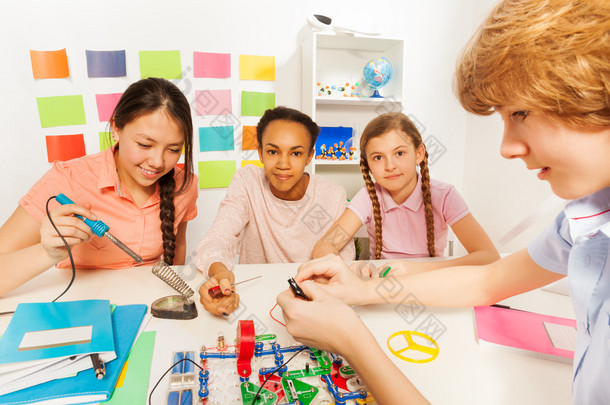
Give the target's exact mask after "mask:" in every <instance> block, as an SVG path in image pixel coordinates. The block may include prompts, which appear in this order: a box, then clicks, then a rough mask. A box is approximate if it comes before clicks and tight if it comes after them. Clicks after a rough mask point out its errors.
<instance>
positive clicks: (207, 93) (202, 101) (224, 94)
mask: <svg viewBox="0 0 610 405" xmlns="http://www.w3.org/2000/svg"><path fill="white" fill-rule="evenodd" d="M195 108H196V110H197V115H230V114H232V113H233V109H232V108H231V90H198V91H196V92H195Z"/></svg>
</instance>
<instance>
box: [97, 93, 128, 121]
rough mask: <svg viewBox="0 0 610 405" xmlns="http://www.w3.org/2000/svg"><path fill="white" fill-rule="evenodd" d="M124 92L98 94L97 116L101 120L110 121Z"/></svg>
mask: <svg viewBox="0 0 610 405" xmlns="http://www.w3.org/2000/svg"><path fill="white" fill-rule="evenodd" d="M122 94H123V93H111V94H96V95H95V102H96V104H97V116H98V118H99V120H100V121H102V122H103V121H109V120H110V118H111V117H112V113H113V112H114V107H116V105H117V103H118V102H119V99H120V98H121V95H122Z"/></svg>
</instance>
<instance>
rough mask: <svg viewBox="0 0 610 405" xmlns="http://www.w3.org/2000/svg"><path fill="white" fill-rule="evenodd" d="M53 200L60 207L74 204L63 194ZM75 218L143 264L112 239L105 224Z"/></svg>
mask: <svg viewBox="0 0 610 405" xmlns="http://www.w3.org/2000/svg"><path fill="white" fill-rule="evenodd" d="M55 199H56V200H57V202H59V203H60V204H62V205H68V204H74V202H73V201H72V200H70V199H69V198H68V197H66V196H65V195H63V194H59V195H58V196H57V197H55ZM76 216H77V217H78V218H80V219H82V220H83V221H84V222H85V223H86V224H87V225H89V228H91V231H92V232H93V233H94V234H95V235H97V236H99V237H100V238H101V237H102V236H105V237H107V238H108V239H110V241H111V242H112V243H114V244H115V245H117V246H118V247H119V248H121V249H122V250H123V251H124V252H125V253H127V254H128V255H129V256H131V258H132V259H133V260H135V261H136V262H138V263H144V261H143V260H142V258H141V257H140V256H139V255H137V254H136V253H135V252H134V251H133V250H131V249H129V248H128V247H127V245H125V244H124V243H123V242H121V241H120V240H118V239H117V238H116V237H114V236H113V235H112V234H111V233H110V232H108V229H110V227H109V226H108V225H106V224H105V223H103V222H102V221H99V220H98V221H92V220H90V219H88V218H83V217H82V216H81V215H76Z"/></svg>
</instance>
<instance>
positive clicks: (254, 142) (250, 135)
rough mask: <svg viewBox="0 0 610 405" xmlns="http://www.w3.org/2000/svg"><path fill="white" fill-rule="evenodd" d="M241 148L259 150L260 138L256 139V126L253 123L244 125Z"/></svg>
mask: <svg viewBox="0 0 610 405" xmlns="http://www.w3.org/2000/svg"><path fill="white" fill-rule="evenodd" d="M241 149H242V150H257V149H258V139H256V127H254V126H251V125H244V126H243V132H242V135H241Z"/></svg>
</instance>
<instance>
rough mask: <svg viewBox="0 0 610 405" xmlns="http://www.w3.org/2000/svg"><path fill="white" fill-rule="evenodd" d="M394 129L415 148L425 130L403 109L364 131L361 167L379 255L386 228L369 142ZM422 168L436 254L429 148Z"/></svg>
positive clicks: (428, 224)
mask: <svg viewBox="0 0 610 405" xmlns="http://www.w3.org/2000/svg"><path fill="white" fill-rule="evenodd" d="M392 130H397V131H400V132H401V133H404V134H405V135H407V136H408V137H409V138H411V140H412V142H413V146H414V147H415V149H417V148H419V146H420V145H423V140H422V137H421V134H420V133H419V131H418V130H417V128H416V127H415V125H414V124H413V122H411V120H410V119H409V118H408V117H407V116H406V115H404V114H403V113H398V112H391V113H386V114H382V115H380V116H378V117H376V118H374V119H373V120H372V121H371V122H369V123H368V124H367V126H366V128H364V131H363V132H362V137H361V138H360V170H361V171H362V177H363V178H364V183H365V185H366V189H367V191H368V193H369V197H370V199H371V202H372V203H373V218H374V219H375V243H376V246H375V259H380V258H381V249H382V246H383V236H382V235H383V232H382V226H381V207H380V205H379V199H378V198H377V192H376V191H375V183H374V182H373V180H372V179H371V175H370V168H369V165H368V162H367V160H366V144H367V143H368V141H370V140H371V139H372V138H375V137H378V136H381V135H384V134H386V133H388V132H390V131H392ZM419 169H420V170H419V171H420V174H421V189H422V193H423V200H424V209H425V216H426V229H427V231H426V233H427V235H426V236H427V240H428V253H429V255H430V257H434V256H436V250H435V248H434V216H433V214H432V194H431V193H430V172H429V170H428V151H425V153H424V159H423V160H422V161H421V162H420V163H419Z"/></svg>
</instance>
